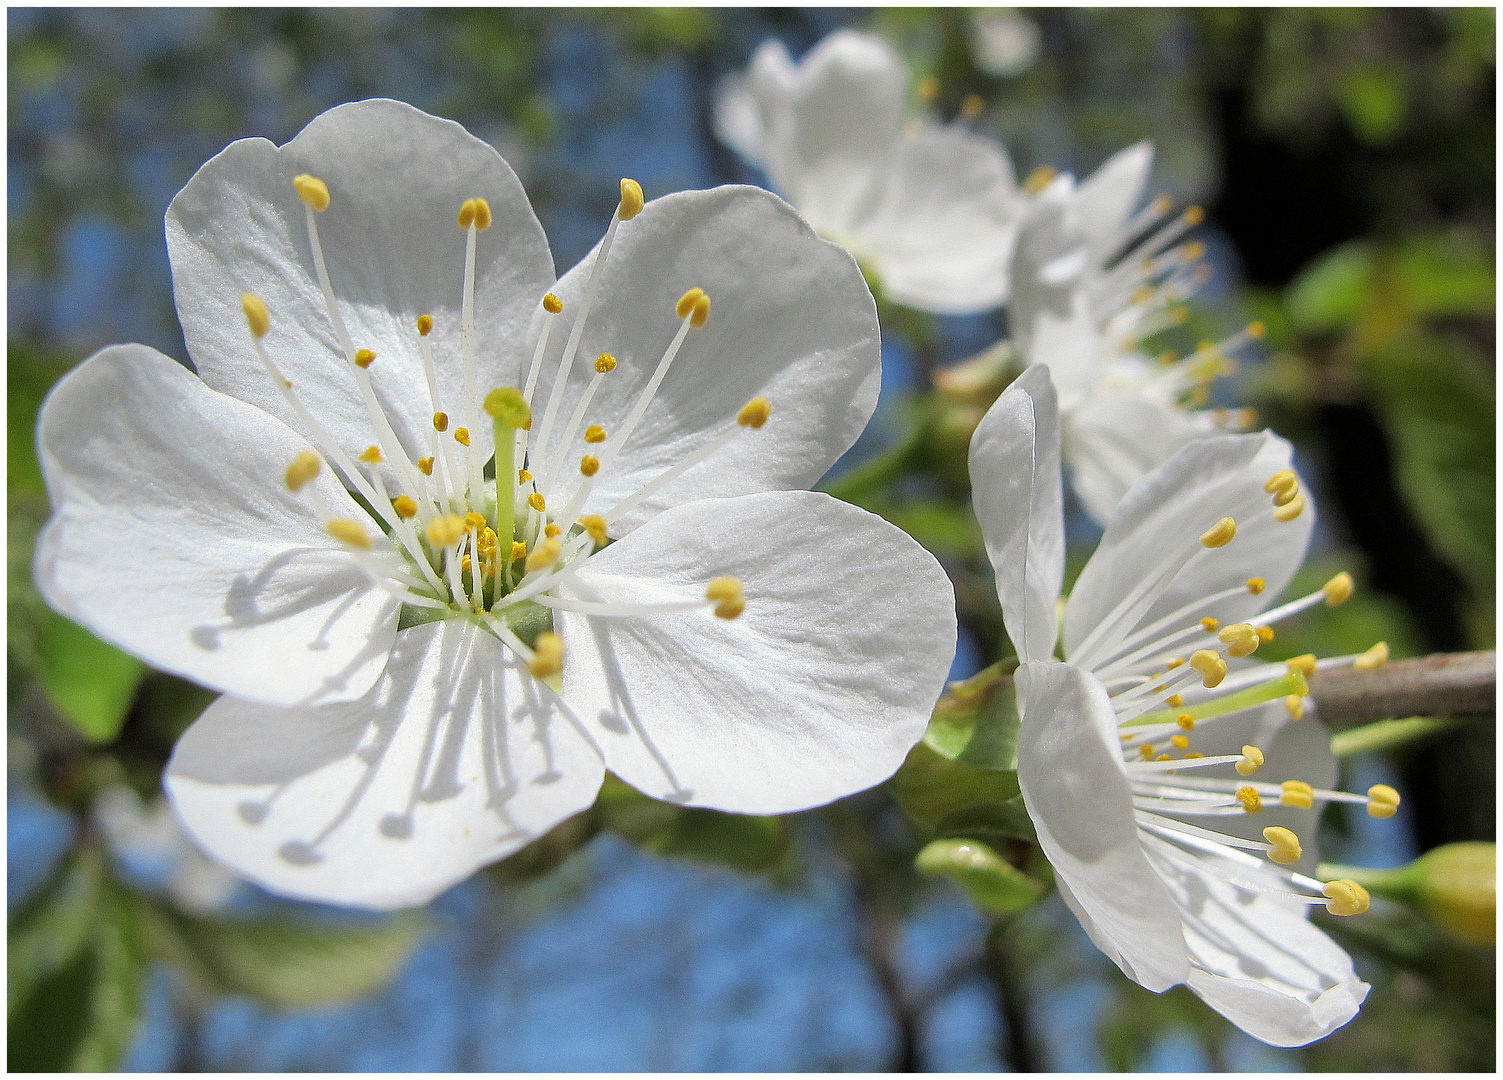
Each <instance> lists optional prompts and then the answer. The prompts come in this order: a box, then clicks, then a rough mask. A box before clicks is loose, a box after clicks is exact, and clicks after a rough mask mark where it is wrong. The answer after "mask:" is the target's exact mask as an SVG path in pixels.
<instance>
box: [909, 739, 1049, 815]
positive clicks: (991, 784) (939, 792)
mask: <svg viewBox="0 0 1503 1080" xmlns="http://www.w3.org/2000/svg"><path fill="white" fill-rule="evenodd" d="M887 785H888V790H890V791H891V792H892V794H893V797H894V798H896V799H897V800H898V804H899V805H900V806H902V807H903V809H904V811H906V812H907V814H908V815H909V816H910V817H912V818H913V819H914V820H916V821H918V822H920V823H921V824H923V825H927V826H928V827H929V828H931V829H939V828H942V827H943V826H945V825H946V823H947V822H953V821H956V820H960V816H961V815H962V814H968V815H971V816H975V815H976V814H978V813H979V812H980V811H982V810H984V809H985V808H988V807H993V806H997V805H1000V804H1002V803H1007V802H1011V801H1012V800H1013V799H1015V798H1017V797H1018V794H1019V788H1018V774H1017V773H1016V772H1012V771H1004V770H1000V769H981V768H977V767H976V766H974V765H969V764H967V763H966V762H963V761H957V760H952V759H950V758H947V757H945V756H944V755H943V754H940V753H939V752H937V751H936V750H934V749H933V748H932V747H930V746H929V744H928V743H926V742H921V743H919V744H918V745H917V746H915V747H914V748H913V749H912V750H910V751H909V752H908V757H907V758H906V759H905V760H904V762H903V766H902V768H900V769H899V770H898V771H897V775H895V776H894V777H893V778H892V779H891V780H889V781H888V782H887Z"/></svg>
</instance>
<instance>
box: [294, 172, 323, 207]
mask: <svg viewBox="0 0 1503 1080" xmlns="http://www.w3.org/2000/svg"><path fill="white" fill-rule="evenodd" d="M292 186H293V188H294V189H295V190H296V191H297V197H298V198H299V199H301V200H302V202H303V205H304V206H306V207H307V208H308V209H310V210H312V211H314V212H315V213H319V214H322V213H323V212H324V211H325V210H327V209H328V208H329V185H328V184H325V183H324V182H323V181H322V180H320V179H319V178H318V177H316V176H310V175H309V174H308V173H301V174H300V175H298V176H294V177H293V178H292Z"/></svg>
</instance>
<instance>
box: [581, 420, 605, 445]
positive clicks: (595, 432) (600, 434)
mask: <svg viewBox="0 0 1503 1080" xmlns="http://www.w3.org/2000/svg"><path fill="white" fill-rule="evenodd" d="M584 441H585V442H587V443H603V442H605V428H603V427H601V426H600V425H599V424H591V425H590V426H589V427H587V428H585V433H584Z"/></svg>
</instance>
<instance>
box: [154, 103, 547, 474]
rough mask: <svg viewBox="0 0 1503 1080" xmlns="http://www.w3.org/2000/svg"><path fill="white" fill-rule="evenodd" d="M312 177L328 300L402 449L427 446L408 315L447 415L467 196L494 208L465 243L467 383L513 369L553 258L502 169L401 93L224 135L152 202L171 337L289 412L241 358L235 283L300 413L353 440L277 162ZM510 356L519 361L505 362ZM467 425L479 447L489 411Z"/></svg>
mask: <svg viewBox="0 0 1503 1080" xmlns="http://www.w3.org/2000/svg"><path fill="white" fill-rule="evenodd" d="M305 172H306V173H312V174H313V175H314V176H317V177H319V178H320V179H322V180H323V181H324V182H325V183H326V184H327V185H328V187H329V192H330V194H331V203H330V206H329V209H328V210H327V211H326V212H324V213H322V214H319V215H317V220H318V229H319V235H320V237H321V242H322V247H323V251H324V257H325V259H326V260H327V262H328V267H329V277H330V279H331V282H332V285H333V289H334V294H335V296H336V298H337V300H338V304H339V310H340V312H341V313H342V315H343V318H344V320H345V323H346V324H347V325H348V327H349V331H350V335H351V337H352V339H353V344H354V347H355V348H357V349H361V348H366V349H371V350H373V351H374V352H375V353H376V361H375V363H374V364H373V365H372V366H371V368H370V374H371V379H372V382H373V383H374V384H375V387H376V393H377V396H378V397H379V398H380V400H381V402H382V404H383V405H384V407H385V410H386V413H387V415H388V416H389V417H390V418H391V421H392V425H393V427H394V428H395V430H396V433H397V435H398V436H399V437H400V438H401V439H402V441H403V442H404V443H405V444H406V446H407V449H408V451H409V454H410V455H411V456H412V457H413V458H414V459H416V458H417V457H421V456H424V455H426V454H427V453H428V452H429V451H428V450H427V448H426V447H427V441H428V439H429V438H430V437H431V431H432V428H431V426H430V424H431V418H432V413H433V411H434V407H433V404H432V402H431V400H430V398H429V394H428V388H427V383H426V381H425V379H424V377H423V372H422V367H421V362H420V358H419V352H418V345H417V342H418V337H417V330H416V320H417V317H418V316H419V315H423V314H429V315H432V316H433V319H434V329H433V333H432V335H431V336H430V337H429V342H430V344H431V346H432V348H433V351H434V355H435V358H436V361H437V365H438V368H439V381H440V388H441V392H445V391H446V392H448V393H449V394H450V395H451V396H453V398H454V399H455V400H452V401H445V402H444V406H445V408H446V410H447V411H449V412H451V413H453V414H454V415H455V416H456V417H458V416H462V415H463V413H464V410H463V409H462V408H461V402H460V400H459V397H460V393H461V387H462V385H463V383H462V380H461V377H460V365H459V318H460V303H461V298H462V291H463V289H462V286H463V279H464V250H465V233H464V231H463V230H461V229H460V228H459V226H458V224H457V215H458V213H459V207H460V204H461V203H462V202H463V201H464V200H465V199H468V198H472V197H477V196H478V197H484V198H485V199H486V200H488V201H489V203H490V207H491V212H492V215H493V218H494V224H493V225H492V226H491V228H489V229H487V230H486V231H485V232H483V233H481V234H480V235H479V238H478V243H477V247H476V285H475V323H476V341H477V353H478V358H479V361H478V368H479V373H480V375H479V380H478V381H479V382H480V386H479V387H478V392H479V394H480V395H482V396H483V395H484V394H485V393H486V391H488V390H490V389H493V388H494V387H496V386H501V385H514V384H517V383H518V382H520V380H521V378H522V375H525V370H526V368H525V365H526V364H527V363H528V362H529V361H530V359H531V354H530V353H529V354H526V355H524V353H523V345H524V339H525V335H526V328H527V325H528V320H529V319H530V318H531V316H532V314H533V311H534V310H535V309H536V307H537V306H538V303H539V302H540V301H541V299H542V296H543V293H544V292H545V291H546V289H547V288H548V286H549V285H550V284H551V283H552V281H553V263H552V258H551V256H550V255H549V253H548V243H547V240H546V238H545V237H544V236H543V230H542V226H541V225H539V224H538V221H537V218H536V216H534V214H533V212H532V208H531V206H530V205H529V204H528V202H527V196H526V194H525V193H524V192H523V191H522V186H521V184H520V183H519V182H518V180H517V178H516V175H515V174H514V173H513V172H512V170H511V168H510V167H509V166H508V165H507V164H506V162H504V161H502V160H501V158H500V156H499V155H498V154H497V153H496V152H495V150H493V149H491V147H489V146H488V145H486V144H485V143H483V142H481V141H480V140H479V139H476V138H474V137H473V136H471V135H470V134H469V133H467V132H466V131H465V130H464V128H462V127H460V126H459V125H458V124H456V123H454V122H452V121H449V120H441V119H439V118H437V117H434V116H429V115H428V114H426V113H423V112H420V111H419V110H417V109H414V108H413V107H412V106H410V105H404V104H402V103H401V102H397V101H389V100H384V99H375V100H371V101H359V102H354V103H352V104H349V105H341V106H338V107H337V108H334V109H330V110H329V111H328V112H325V113H322V114H320V115H319V116H317V117H316V118H314V120H313V121H312V122H311V123H309V124H308V126H307V127H306V128H304V129H303V130H302V132H301V133H300V134H299V135H298V136H297V137H296V138H295V139H293V140H292V141H291V142H289V143H288V144H287V145H286V146H283V147H281V148H280V149H279V148H277V147H276V146H274V145H272V144H271V143H270V142H267V141H266V140H264V139H244V140H241V141H239V142H236V143H232V144H231V145H230V146H228V147H226V148H225V150H224V151H223V152H221V153H220V154H219V155H217V156H216V157H214V158H213V159H212V160H210V161H209V162H208V163H207V164H205V165H204V166H203V168H201V169H199V171H198V172H197V173H196V174H195V175H194V177H193V179H192V180H190V181H189V182H188V184H187V186H186V187H184V188H183V190H182V191H180V192H179V193H178V195H177V197H176V198H175V199H173V201H172V205H171V207H169V208H168V211H167V248H168V252H169V254H170V255H171V258H172V278H173V288H174V291H175V293H176V296H177V307H178V315H179V317H180V318H181V320H182V324H183V334H184V336H185V337H186V339H187V342H188V351H189V353H190V354H191V355H192V356H193V359H194V362H195V363H196V364H197V365H198V369H199V373H200V374H201V375H202V376H203V378H204V380H205V381H206V382H207V383H208V384H209V385H210V386H213V387H214V388H215V389H217V390H222V391H224V392H225V393H228V394H233V395H234V396H235V397H238V398H240V399H242V400H243V401H248V402H250V403H252V404H254V405H258V406H260V407H261V408H263V409H265V410H266V411H267V412H269V413H271V414H272V415H273V416H276V417H278V418H280V419H282V420H284V421H285V422H287V423H288V424H290V425H291V426H292V427H294V428H298V427H299V424H298V423H297V421H296V418H295V417H294V416H292V414H291V413H290V411H289V410H288V409H287V407H286V405H285V404H284V403H283V401H282V398H281V396H280V392H279V391H278V390H277V388H276V387H275V386H273V385H272V382H271V380H270V379H269V378H268V377H267V375H266V373H265V371H264V370H263V369H262V367H261V365H260V363H259V362H258V361H257V359H256V355H255V352H254V350H253V348H252V345H251V339H250V336H249V334H248V333H247V332H246V327H245V318H244V316H243V315H242V313H241V310H240V294H241V293H242V292H251V293H255V294H257V295H259V296H260V297H261V298H262V299H263V300H264V301H265V302H266V306H267V308H268V310H269V311H270V313H271V332H270V333H269V334H268V335H267V337H266V339H265V342H264V343H265V345H266V348H267V351H268V352H269V353H270V354H271V357H272V359H273V360H274V361H275V362H276V363H277V364H278V365H279V366H280V367H281V369H282V371H283V372H284V373H285V374H286V376H287V377H288V378H289V379H291V380H292V382H293V384H294V388H295V390H296V391H297V393H298V394H299V395H301V397H302V400H303V402H304V404H305V405H307V407H308V409H309V411H310V412H311V413H312V414H313V416H314V417H315V418H317V419H318V420H319V421H321V422H322V423H323V424H325V425H326V426H327V427H328V428H329V429H330V430H331V431H332V432H334V434H335V435H336V436H337V437H339V438H340V439H341V440H342V441H343V442H344V444H345V447H346V449H347V450H350V451H352V452H358V451H359V450H363V449H364V448H365V447H366V446H368V445H370V444H371V443H373V442H374V441H376V440H375V438H374V432H373V430H372V427H371V423H370V421H369V419H368V418H367V414H366V411H365V409H364V407H363V405H362V404H361V398H360V396H359V393H358V391H357V387H356V383H355V378H354V375H353V373H352V371H351V370H349V364H348V361H347V359H346V358H345V357H344V355H343V353H342V350H341V348H340V346H339V343H338V339H337V338H336V337H335V334H334V330H333V328H332V326H331V325H330V322H329V319H328V316H327V314H326V312H327V308H326V306H325V303H324V298H323V293H322V291H321V290H320V288H319V285H318V280H317V277H316V275H315V272H314V266H313V259H312V255H311V252H310V249H309V246H308V237H307V231H306V226H305V224H304V208H303V205H302V203H301V202H300V201H299V199H298V195H297V192H296V191H295V190H294V189H293V186H292V178H293V177H294V176H297V175H298V174H300V173H305ZM518 372H522V375H519V374H518ZM475 426H477V427H478V429H479V430H477V431H475V432H473V433H472V435H473V438H474V442H475V445H476V446H477V447H479V448H480V449H481V452H482V453H483V454H484V455H486V456H489V454H490V449H489V448H490V437H491V435H490V425H489V424H488V423H481V424H477V425H475Z"/></svg>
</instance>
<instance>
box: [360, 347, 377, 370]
mask: <svg viewBox="0 0 1503 1080" xmlns="http://www.w3.org/2000/svg"><path fill="white" fill-rule="evenodd" d="M375 362H376V354H375V353H373V352H371V351H370V350H369V349H360V350H357V351H356V353H355V366H356V367H358V368H368V367H370V366H371V365H372V364H373V363H375Z"/></svg>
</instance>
